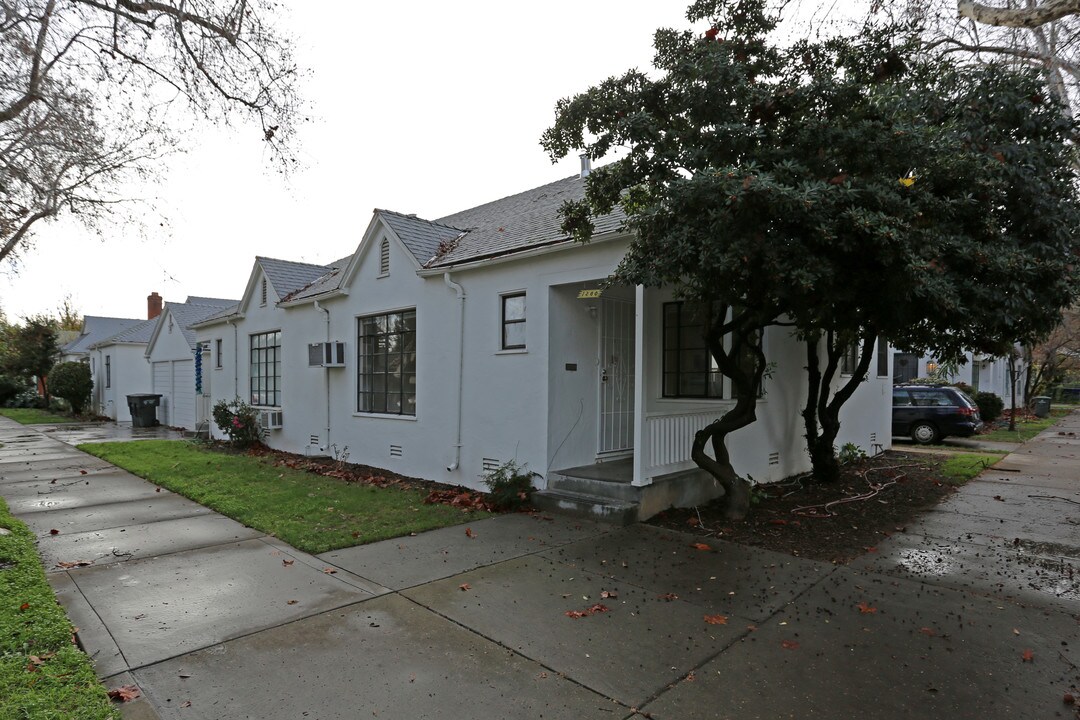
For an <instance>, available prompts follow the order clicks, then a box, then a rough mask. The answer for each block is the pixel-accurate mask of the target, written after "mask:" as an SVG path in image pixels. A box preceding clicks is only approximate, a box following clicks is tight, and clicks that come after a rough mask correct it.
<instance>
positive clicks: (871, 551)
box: [863, 547, 877, 553]
mask: <svg viewBox="0 0 1080 720" xmlns="http://www.w3.org/2000/svg"><path fill="white" fill-rule="evenodd" d="M863 550H865V551H866V552H868V553H874V552H877V548H876V547H864V548H863Z"/></svg>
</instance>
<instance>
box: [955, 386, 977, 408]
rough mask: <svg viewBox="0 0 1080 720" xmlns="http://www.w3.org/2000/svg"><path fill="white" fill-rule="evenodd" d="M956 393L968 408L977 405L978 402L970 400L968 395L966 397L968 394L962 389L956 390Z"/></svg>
mask: <svg viewBox="0 0 1080 720" xmlns="http://www.w3.org/2000/svg"><path fill="white" fill-rule="evenodd" d="M956 394H957V395H959V396H960V400H961V401H963V403H964V404H965V405H967V406H968V407H969V408H973V409H974V408H977V407H979V404H978V403H977V402H975V401H974V400H972V399H971V398H970V397H968V394H967V393H966V392H964V391H963V390H957V391H956Z"/></svg>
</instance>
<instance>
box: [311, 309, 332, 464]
mask: <svg viewBox="0 0 1080 720" xmlns="http://www.w3.org/2000/svg"><path fill="white" fill-rule="evenodd" d="M315 309H316V310H319V311H322V312H324V313H326V342H327V343H329V342H330V310H329V309H328V308H324V307H323V306H322V305H320V304H319V301H318V300H316V301H315ZM323 379H324V380H325V384H326V449H327V450H329V449H330V371H329V370H328V369H327V368H323ZM335 456H336V453H335Z"/></svg>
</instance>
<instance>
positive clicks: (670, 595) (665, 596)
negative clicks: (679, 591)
mask: <svg viewBox="0 0 1080 720" xmlns="http://www.w3.org/2000/svg"><path fill="white" fill-rule="evenodd" d="M659 597H660V599H661V600H664V601H666V602H671V601H672V600H678V599H679V596H678V595H676V594H675V593H664V594H663V595H660V596H659Z"/></svg>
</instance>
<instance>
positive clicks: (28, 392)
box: [7, 387, 48, 410]
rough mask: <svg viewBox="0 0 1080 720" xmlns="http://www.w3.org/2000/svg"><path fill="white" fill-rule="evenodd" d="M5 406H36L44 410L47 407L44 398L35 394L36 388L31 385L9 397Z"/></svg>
mask: <svg viewBox="0 0 1080 720" xmlns="http://www.w3.org/2000/svg"><path fill="white" fill-rule="evenodd" d="M7 406H8V407H10V408H38V409H39V410H44V409H45V408H47V407H48V403H46V402H45V398H43V397H41V396H40V395H38V394H37V390H35V389H34V388H32V387H31V388H27V389H25V390H23V391H22V392H21V393H19V394H18V395H16V396H15V397H13V398H11V400H9V401H8V403H7Z"/></svg>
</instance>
